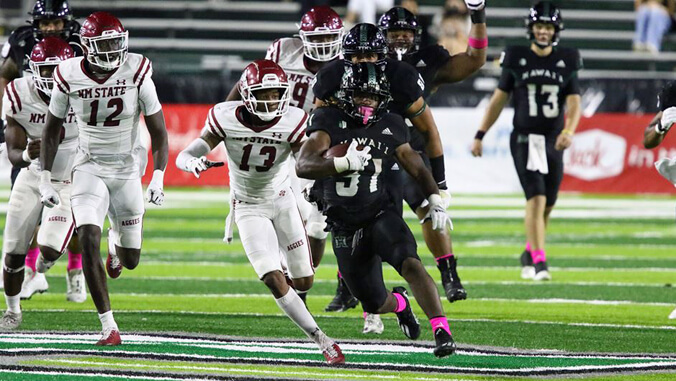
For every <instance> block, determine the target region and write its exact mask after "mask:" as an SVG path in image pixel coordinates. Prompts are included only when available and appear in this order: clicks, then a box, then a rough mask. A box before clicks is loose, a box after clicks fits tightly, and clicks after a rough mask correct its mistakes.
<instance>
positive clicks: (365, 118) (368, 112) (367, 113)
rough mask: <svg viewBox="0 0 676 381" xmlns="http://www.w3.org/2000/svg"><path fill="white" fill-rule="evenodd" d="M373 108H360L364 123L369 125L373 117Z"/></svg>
mask: <svg viewBox="0 0 676 381" xmlns="http://www.w3.org/2000/svg"><path fill="white" fill-rule="evenodd" d="M373 111H374V109H373V107H369V106H359V113H360V114H361V115H362V117H363V119H362V123H364V124H368V121H369V118H370V117H371V115H373Z"/></svg>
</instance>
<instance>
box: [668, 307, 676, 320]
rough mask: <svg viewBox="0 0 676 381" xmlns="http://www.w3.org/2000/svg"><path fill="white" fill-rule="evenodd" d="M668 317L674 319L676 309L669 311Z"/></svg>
mask: <svg viewBox="0 0 676 381" xmlns="http://www.w3.org/2000/svg"><path fill="white" fill-rule="evenodd" d="M669 319H676V309H674V310H673V311H671V314H669Z"/></svg>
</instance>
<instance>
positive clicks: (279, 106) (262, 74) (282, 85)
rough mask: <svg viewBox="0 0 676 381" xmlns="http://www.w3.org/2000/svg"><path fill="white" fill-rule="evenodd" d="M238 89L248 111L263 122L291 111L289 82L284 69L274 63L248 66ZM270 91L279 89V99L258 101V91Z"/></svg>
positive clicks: (265, 61)
mask: <svg viewBox="0 0 676 381" xmlns="http://www.w3.org/2000/svg"><path fill="white" fill-rule="evenodd" d="M238 87H239V93H240V95H241V96H242V100H243V101H244V105H245V106H246V109H247V110H248V111H249V112H250V113H252V114H254V115H256V116H258V117H259V118H260V119H261V120H264V121H270V120H272V119H274V118H276V117H278V116H281V115H284V114H286V112H287V111H288V110H289V100H290V94H289V82H288V80H287V78H286V73H285V72H284V69H282V68H281V67H280V66H279V65H277V64H276V63H275V62H273V61H270V60H255V61H254V62H252V63H250V64H249V65H247V67H246V68H245V69H244V72H243V73H242V77H241V78H240V79H239V86H238ZM268 89H278V90H279V96H278V98H277V99H260V100H259V99H257V94H256V93H257V92H258V91H260V90H268Z"/></svg>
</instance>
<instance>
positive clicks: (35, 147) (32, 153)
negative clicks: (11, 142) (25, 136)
mask: <svg viewBox="0 0 676 381" xmlns="http://www.w3.org/2000/svg"><path fill="white" fill-rule="evenodd" d="M41 142H42V139H36V140H31V141H30V142H28V146H27V147H26V151H28V157H30V158H31V160H35V159H37V158H38V157H40V143H41Z"/></svg>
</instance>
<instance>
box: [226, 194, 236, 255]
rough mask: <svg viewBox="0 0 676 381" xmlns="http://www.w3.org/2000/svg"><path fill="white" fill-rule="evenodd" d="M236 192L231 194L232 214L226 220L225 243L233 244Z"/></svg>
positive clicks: (229, 213)
mask: <svg viewBox="0 0 676 381" xmlns="http://www.w3.org/2000/svg"><path fill="white" fill-rule="evenodd" d="M233 193H234V192H232V191H231V192H230V212H228V216H227V217H226V218H225V235H224V236H223V242H225V243H231V242H232V225H233V224H234V222H235V195H234V194H233Z"/></svg>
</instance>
